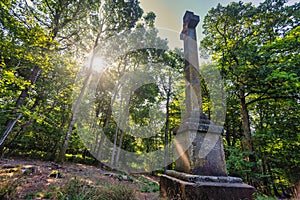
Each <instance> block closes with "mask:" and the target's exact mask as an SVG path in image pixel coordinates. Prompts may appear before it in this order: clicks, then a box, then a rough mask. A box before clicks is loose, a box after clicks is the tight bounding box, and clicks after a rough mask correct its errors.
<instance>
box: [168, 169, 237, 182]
mask: <svg viewBox="0 0 300 200" xmlns="http://www.w3.org/2000/svg"><path fill="white" fill-rule="evenodd" d="M166 174H167V175H169V176H171V177H175V178H178V179H180V180H183V181H187V182H191V183H197V182H214V183H243V179H241V178H238V177H232V176H202V175H193V174H187V173H184V172H177V171H175V170H167V171H166Z"/></svg>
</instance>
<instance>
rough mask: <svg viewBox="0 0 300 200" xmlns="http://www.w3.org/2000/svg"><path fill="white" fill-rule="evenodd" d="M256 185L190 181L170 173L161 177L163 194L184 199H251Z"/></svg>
mask: <svg viewBox="0 0 300 200" xmlns="http://www.w3.org/2000/svg"><path fill="white" fill-rule="evenodd" d="M254 191H255V189H254V187H252V186H250V185H246V184H243V183H231V182H202V181H201V182H188V181H183V180H180V179H179V178H175V177H172V176H169V175H162V176H161V177H160V192H161V196H162V197H164V198H167V199H182V200H240V199H243V200H248V199H249V200H250V199H253V196H252V194H253V192H254Z"/></svg>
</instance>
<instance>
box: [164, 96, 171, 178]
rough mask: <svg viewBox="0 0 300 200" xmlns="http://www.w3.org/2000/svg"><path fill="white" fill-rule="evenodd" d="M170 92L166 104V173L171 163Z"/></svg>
mask: <svg viewBox="0 0 300 200" xmlns="http://www.w3.org/2000/svg"><path fill="white" fill-rule="evenodd" d="M169 104H170V92H167V102H166V111H167V112H166V127H165V155H164V173H166V171H167V167H168V163H169V138H168V134H169V124H170V123H169V122H170V116H169V113H170V108H169Z"/></svg>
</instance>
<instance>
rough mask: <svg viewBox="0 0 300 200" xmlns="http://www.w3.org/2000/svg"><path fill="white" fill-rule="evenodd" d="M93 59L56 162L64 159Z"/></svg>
mask: <svg viewBox="0 0 300 200" xmlns="http://www.w3.org/2000/svg"><path fill="white" fill-rule="evenodd" d="M93 60H94V55H93V56H92V59H91V63H90V68H89V70H88V74H87V77H86V78H85V80H84V82H83V86H82V88H81V91H80V94H79V97H78V99H77V101H76V104H75V107H74V110H73V114H72V119H71V121H70V123H69V128H68V131H67V133H66V136H65V139H64V142H63V145H62V148H61V151H60V154H59V157H58V160H57V161H58V162H63V161H64V159H65V154H66V151H67V148H68V145H69V139H70V136H71V133H72V131H73V127H74V124H75V121H76V117H77V113H78V110H79V106H80V104H81V101H82V98H83V95H84V92H85V90H86V88H87V85H88V82H89V80H90V77H91V73H92V66H93Z"/></svg>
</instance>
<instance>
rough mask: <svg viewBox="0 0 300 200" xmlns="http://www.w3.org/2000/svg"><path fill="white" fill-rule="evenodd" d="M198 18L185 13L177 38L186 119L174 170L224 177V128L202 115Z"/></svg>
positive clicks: (182, 128)
mask: <svg viewBox="0 0 300 200" xmlns="http://www.w3.org/2000/svg"><path fill="white" fill-rule="evenodd" d="M198 23H199V16H197V15H194V13H193V12H189V11H186V13H185V15H184V17H183V30H182V33H181V35H180V38H181V39H182V40H183V41H184V58H185V69H184V76H185V79H186V97H185V98H186V115H185V117H184V119H183V120H182V122H181V125H180V127H179V130H178V131H177V136H176V138H177V139H175V146H176V152H177V153H178V154H177V155H178V156H179V159H177V160H176V162H175V169H176V171H179V172H185V173H189V174H194V175H206V176H227V172H226V165H225V156H224V150H223V141H222V136H221V133H222V132H223V127H221V126H215V125H211V124H210V120H209V119H208V118H207V117H206V115H205V114H203V113H202V96H201V89H200V73H199V63H198V49H197V37H196V26H197V25H198Z"/></svg>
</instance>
